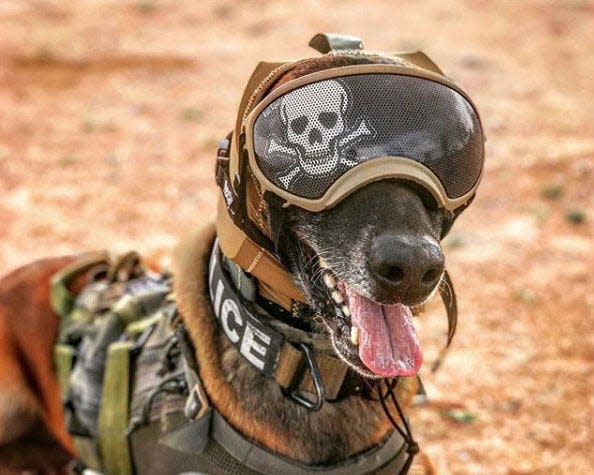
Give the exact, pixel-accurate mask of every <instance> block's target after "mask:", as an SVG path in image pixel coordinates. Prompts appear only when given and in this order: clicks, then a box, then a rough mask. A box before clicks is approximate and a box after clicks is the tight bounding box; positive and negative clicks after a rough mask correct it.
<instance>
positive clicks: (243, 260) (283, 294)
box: [217, 197, 305, 311]
mask: <svg viewBox="0 0 594 475" xmlns="http://www.w3.org/2000/svg"><path fill="white" fill-rule="evenodd" d="M217 213H218V214H217V216H218V217H217V236H218V238H219V242H220V246H221V249H222V250H223V253H224V254H225V256H227V257H228V258H229V259H231V260H232V261H234V262H235V263H237V264H238V265H239V266H240V267H241V268H242V269H244V270H245V271H246V272H248V273H250V274H252V275H253V276H254V277H256V278H257V279H258V281H259V282H260V285H261V287H263V288H265V289H266V290H267V291H268V292H267V293H268V295H269V297H270V300H272V301H274V302H276V303H278V304H279V305H280V306H281V307H283V308H285V310H288V311H290V310H291V303H292V301H293V300H297V301H299V302H302V303H305V297H304V296H303V294H302V293H301V292H300V291H299V289H297V287H296V286H295V283H294V282H293V278H292V277H291V275H290V274H289V273H288V272H287V271H286V270H285V269H284V268H283V267H282V266H281V264H280V263H279V262H278V261H277V260H276V259H275V258H274V257H273V256H272V255H271V254H270V253H269V252H268V251H267V250H266V249H264V248H263V247H261V246H258V245H257V244H256V243H254V242H253V241H252V240H251V239H250V238H249V237H248V236H247V235H246V234H245V233H244V232H243V231H241V229H239V228H238V227H237V226H236V225H235V223H233V220H232V219H231V217H230V216H229V212H228V211H227V207H226V204H225V201H224V199H223V198H222V197H219V203H218V212H217Z"/></svg>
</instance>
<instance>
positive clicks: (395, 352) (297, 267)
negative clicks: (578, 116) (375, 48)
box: [243, 53, 483, 377]
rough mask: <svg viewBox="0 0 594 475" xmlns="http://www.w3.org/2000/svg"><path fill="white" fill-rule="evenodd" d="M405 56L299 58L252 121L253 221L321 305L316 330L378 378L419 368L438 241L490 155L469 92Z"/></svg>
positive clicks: (248, 133)
mask: <svg viewBox="0 0 594 475" xmlns="http://www.w3.org/2000/svg"><path fill="white" fill-rule="evenodd" d="M407 64H408V63H406V61H402V59H393V58H389V57H386V56H380V55H371V54H365V55H361V54H354V53H343V54H329V55H325V56H323V57H322V58H315V59H310V60H302V61H300V62H299V63H297V64H296V65H293V66H292V67H290V68H287V70H286V71H285V72H284V73H283V74H282V75H280V76H277V77H276V80H275V82H274V83H273V84H270V83H269V84H267V87H268V90H269V93H268V96H267V99H266V100H264V101H263V102H262V103H261V104H260V105H259V106H258V107H257V108H256V109H255V110H253V111H252V113H251V114H250V116H249V117H248V119H247V122H246V123H247V125H246V126H244V128H243V131H244V134H243V136H244V139H245V140H246V142H247V143H246V144H245V150H246V157H245V158H244V159H245V160H246V162H244V165H245V166H246V168H248V169H250V173H248V174H247V176H246V179H247V180H246V181H249V182H250V184H248V188H250V186H251V190H252V195H256V196H259V197H260V200H259V203H260V205H258V206H255V205H254V204H253V203H252V208H251V210H252V216H255V215H256V214H258V213H260V214H262V213H263V217H262V216H260V217H259V222H258V224H257V226H258V227H259V228H260V230H261V231H262V232H263V234H265V235H267V236H268V237H269V238H271V240H272V241H273V242H274V244H275V251H276V254H277V256H278V258H279V259H280V261H281V262H282V264H283V265H284V266H285V267H286V268H287V269H288V270H289V271H290V272H291V273H292V275H293V277H294V280H295V281H296V283H297V285H298V286H299V288H300V289H301V291H302V292H303V293H304V295H305V296H306V299H307V302H308V305H309V306H310V307H311V308H312V309H313V310H314V312H315V315H316V317H314V318H313V319H312V321H310V322H308V323H309V324H310V326H309V328H310V329H311V330H313V331H324V332H327V333H329V335H330V338H331V340H332V343H333V346H334V348H335V351H336V352H337V354H338V355H339V356H340V357H341V358H342V359H343V360H345V361H346V362H347V363H348V364H349V365H351V366H352V367H353V368H355V369H356V370H357V371H359V372H360V373H361V374H363V375H365V376H368V377H394V376H407V375H413V374H416V373H417V372H418V370H419V367H420V365H421V363H422V352H421V349H420V346H419V343H418V340H417V337H416V335H415V330H414V326H413V322H412V313H411V307H414V306H418V305H420V304H422V303H424V302H425V301H426V300H428V299H429V298H430V297H431V296H432V295H433V294H434V292H435V290H436V289H437V288H438V286H439V284H440V281H441V278H442V275H443V272H444V255H443V252H442V249H441V247H440V240H441V239H442V238H443V237H444V236H445V235H446V234H447V232H448V231H449V229H450V228H451V226H452V224H453V222H454V220H455V219H456V217H457V216H458V215H459V213H460V212H461V211H462V210H463V209H464V208H465V207H466V206H467V205H468V203H469V202H470V201H471V200H472V198H473V196H474V192H475V191H476V186H477V184H478V181H479V178H480V174H481V170H482V165H483V163H482V152H483V136H482V132H481V128H480V121H479V119H478V116H477V115H476V111H475V110H474V108H473V106H472V105H471V104H470V103H469V102H468V101H467V98H466V96H465V95H463V93H461V91H460V90H459V89H457V88H456V87H455V86H453V85H451V83H449V81H448V82H443V81H442V82H439V81H441V79H439V78H438V74H437V73H435V72H434V71H435V70H433V72H431V71H430V72H427V71H425V70H422V69H421V68H417V66H414V65H411V64H408V65H407ZM431 64H432V63H431ZM363 65H366V66H363ZM376 66H377V67H376ZM353 67H362V69H353ZM407 67H408V68H409V70H407V69H406V68H407ZM349 68H350V69H349ZM415 68H417V69H418V75H419V76H420V77H422V81H419V80H418V77H417V78H415V74H416V72H415ZM411 71H412V72H411ZM438 71H439V70H438ZM367 73H369V74H367ZM436 84H437V86H436ZM464 154H470V155H473V156H472V157H470V159H465V157H464ZM247 157H249V165H248V164H247ZM246 195H247V196H249V193H246ZM252 200H253V201H256V202H258V200H256V199H254V198H252ZM262 203H265V206H262V205H261V204H262ZM255 219H256V218H254V220H255Z"/></svg>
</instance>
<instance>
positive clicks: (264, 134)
mask: <svg viewBox="0 0 594 475" xmlns="http://www.w3.org/2000/svg"><path fill="white" fill-rule="evenodd" d="M244 136H245V140H246V142H245V146H246V148H247V152H248V157H249V164H250V168H251V170H252V171H253V172H254V174H255V176H256V177H257V179H258V181H259V182H260V184H261V186H262V189H263V191H266V190H269V191H271V192H272V193H274V194H276V195H278V196H279V197H281V198H282V199H283V200H285V204H284V206H288V205H296V206H299V207H302V208H304V209H307V210H309V211H313V212H316V211H321V210H323V209H326V208H330V207H332V206H334V205H335V204H336V203H337V202H338V201H340V200H341V199H343V198H344V197H345V196H347V195H348V194H350V193H352V192H353V191H355V190H356V189H358V188H360V187H362V186H364V185H366V184H367V183H370V182H373V181H378V180H382V179H390V178H401V179H406V180H411V181H413V182H416V183H419V184H421V185H423V186H424V187H425V188H427V189H428V190H429V191H430V192H431V193H432V195H433V196H434V197H435V199H436V201H437V203H438V204H439V205H440V206H442V207H444V208H446V209H448V210H455V209H456V208H458V207H460V206H462V205H464V204H465V203H467V202H468V200H469V199H470V198H471V197H472V196H473V195H474V193H475V191H476V188H477V187H478V184H479V181H480V178H481V174H482V170H483V163H484V136H483V131H482V126H481V122H480V118H479V116H478V113H477V111H476V109H475V107H474V106H473V104H472V102H471V101H470V99H469V98H468V96H467V95H466V93H464V92H463V91H462V90H461V89H460V88H458V87H457V86H456V85H455V84H453V83H452V82H451V81H449V80H448V79H447V78H445V77H443V76H441V75H439V74H436V73H432V72H431V71H426V70H421V69H420V68H412V67H403V66H399V65H393V64H390V65H387V64H383V65H378V64H374V65H358V66H347V67H342V68H339V69H330V70H325V71H322V72H319V73H313V74H309V75H307V76H304V77H301V78H299V79H296V80H293V81H290V82H288V83H286V84H284V85H282V86H281V87H279V88H278V89H276V90H274V91H273V92H272V93H271V94H270V95H269V96H267V97H266V98H265V99H264V100H263V101H262V102H261V103H259V104H258V106H257V107H256V108H255V109H254V110H253V111H252V112H251V113H250V114H249V115H248V116H247V118H246V121H245V122H244Z"/></svg>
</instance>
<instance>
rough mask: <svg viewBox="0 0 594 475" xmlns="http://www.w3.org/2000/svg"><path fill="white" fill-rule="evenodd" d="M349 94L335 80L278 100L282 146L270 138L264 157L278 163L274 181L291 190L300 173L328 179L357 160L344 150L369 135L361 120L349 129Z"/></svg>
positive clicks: (300, 90) (354, 163)
mask: <svg viewBox="0 0 594 475" xmlns="http://www.w3.org/2000/svg"><path fill="white" fill-rule="evenodd" d="M349 105H350V104H349V94H348V93H347V90H346V89H345V87H344V86H343V85H342V84H341V83H340V82H338V81H336V80H326V81H322V82H317V83H313V84H309V85H307V86H304V87H302V88H299V89H297V90H295V91H291V92H290V93H288V94H286V95H285V96H283V97H282V100H281V102H280V116H281V119H282V123H283V125H284V132H285V133H286V136H285V141H284V143H280V142H279V141H277V140H276V139H275V138H274V137H272V138H271V139H270V142H269V144H268V149H267V154H268V155H269V156H271V157H275V158H276V159H278V160H279V162H278V163H279V165H280V164H284V166H280V167H279V173H278V175H277V180H278V181H279V182H280V183H282V185H283V186H284V188H285V189H287V190H289V191H293V190H292V188H293V184H294V183H295V182H296V181H297V179H299V178H302V177H303V176H304V174H306V175H308V176H310V177H312V176H313V177H328V176H329V175H333V174H335V173H337V171H338V170H339V168H347V169H348V168H352V167H353V166H355V165H356V164H358V163H359V161H358V160H357V161H354V160H352V159H350V157H348V155H349V154H348V153H347V151H348V150H349V148H350V147H352V146H353V145H354V144H356V143H357V142H359V141H360V140H361V139H362V138H365V137H370V136H373V134H374V133H373V129H372V128H371V127H370V126H369V124H368V122H367V121H366V119H365V118H362V119H359V120H358V124H357V125H356V126H355V127H354V128H351V129H349V128H348V127H347V123H346V122H347V121H346V113H347V110H348V109H349Z"/></svg>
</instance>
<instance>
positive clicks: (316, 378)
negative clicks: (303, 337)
mask: <svg viewBox="0 0 594 475" xmlns="http://www.w3.org/2000/svg"><path fill="white" fill-rule="evenodd" d="M299 347H300V348H301V350H303V353H305V359H306V361H307V366H308V367H309V373H310V375H311V379H312V381H313V383H314V386H315V388H316V399H315V401H312V400H310V399H308V398H306V397H304V396H302V395H301V394H300V393H299V384H300V382H301V380H302V376H303V372H304V370H305V364H303V363H302V366H301V368H300V370H299V371H297V372H296V373H295V377H294V378H293V382H292V384H291V386H289V388H287V389H286V390H285V394H286V395H287V396H289V397H290V398H291V399H292V400H293V401H295V402H296V403H297V404H300V405H301V406H303V407H305V408H306V409H309V410H310V411H314V412H315V411H319V410H320V409H321V408H322V404H324V393H325V389H324V381H323V380H322V375H321V374H320V368H318V363H317V362H316V357H315V355H314V352H313V350H312V349H311V346H309V345H308V344H306V343H299Z"/></svg>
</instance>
